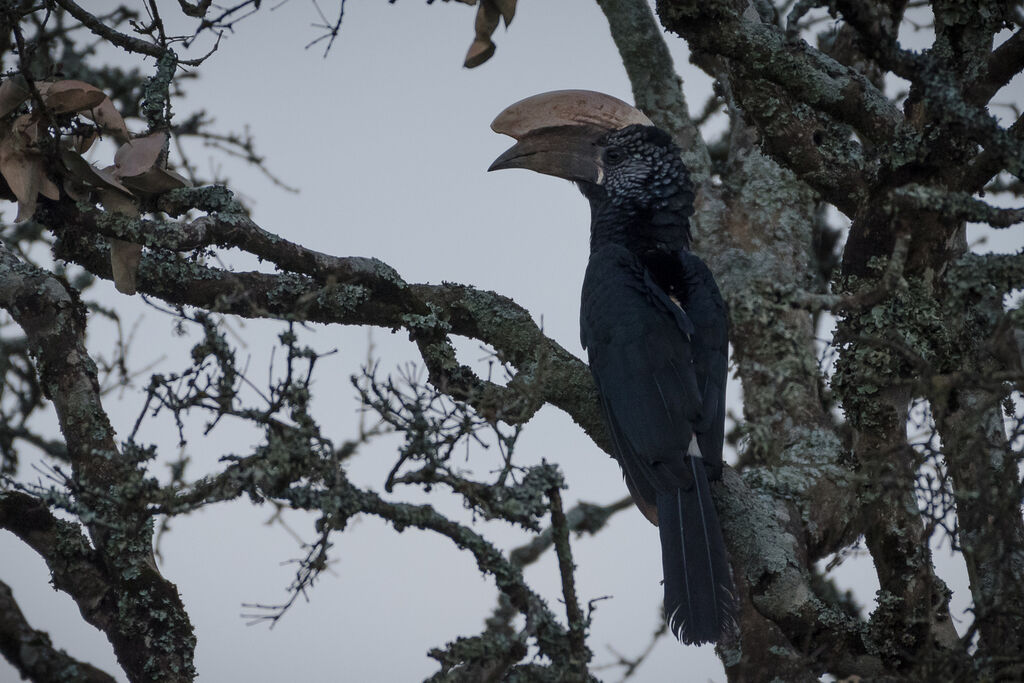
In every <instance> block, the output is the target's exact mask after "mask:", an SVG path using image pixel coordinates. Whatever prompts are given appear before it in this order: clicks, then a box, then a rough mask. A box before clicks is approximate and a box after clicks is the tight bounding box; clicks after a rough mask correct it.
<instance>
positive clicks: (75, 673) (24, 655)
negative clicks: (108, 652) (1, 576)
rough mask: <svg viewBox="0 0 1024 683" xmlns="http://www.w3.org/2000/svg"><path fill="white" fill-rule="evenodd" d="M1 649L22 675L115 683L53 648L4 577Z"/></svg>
mask: <svg viewBox="0 0 1024 683" xmlns="http://www.w3.org/2000/svg"><path fill="white" fill-rule="evenodd" d="M0 653H3V656H4V657H5V658H6V659H7V661H8V662H10V663H11V664H13V665H14V667H15V668H16V669H17V670H18V672H19V673H20V674H21V675H22V676H23V677H24V678H28V679H30V680H33V681H62V682H63V681H66V682H67V683H114V678H113V676H110V675H109V674H107V673H106V672H104V671H101V670H100V669H97V668H96V667H94V666H93V665H92V664H88V663H86V662H80V661H78V660H77V659H75V658H74V657H72V656H71V655H69V654H68V653H67V652H65V651H64V650H60V649H58V648H55V647H54V646H53V643H52V642H51V641H50V636H49V635H47V634H46V633H45V632H43V631H37V630H36V629H34V628H32V627H31V626H30V625H29V623H28V620H27V619H25V615H24V614H22V612H21V609H20V608H19V607H18V603H17V601H15V599H14V592H13V591H12V590H11V587H10V586H8V585H7V584H6V583H4V582H3V581H0Z"/></svg>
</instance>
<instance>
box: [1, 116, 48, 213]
mask: <svg viewBox="0 0 1024 683" xmlns="http://www.w3.org/2000/svg"><path fill="white" fill-rule="evenodd" d="M0 174H3V176H4V180H6V181H7V185H8V186H9V187H10V188H11V192H13V193H14V196H15V197H17V198H18V217H17V218H15V219H14V220H15V222H16V223H20V222H21V221H23V220H26V219H28V218H31V217H32V214H33V213H35V210H36V198H37V197H38V196H39V183H40V180H39V178H40V176H42V175H43V158H42V157H41V156H39V155H38V154H35V153H33V152H29V151H27V150H25V149H24V148H23V147H22V146H21V145H19V144H18V141H17V138H16V136H14V135H7V136H4V138H3V139H0Z"/></svg>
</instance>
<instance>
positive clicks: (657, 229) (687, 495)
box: [489, 90, 735, 643]
mask: <svg viewBox="0 0 1024 683" xmlns="http://www.w3.org/2000/svg"><path fill="white" fill-rule="evenodd" d="M491 128H493V129H494V130H495V131H496V132H498V133H504V134H506V135H510V136H512V137H514V138H516V140H517V141H518V142H517V143H516V144H515V145H514V146H513V147H512V148H511V149H509V150H508V151H507V152H505V153H504V154H502V155H501V156H500V157H498V158H497V159H496V160H495V161H494V163H493V164H491V167H490V169H489V170H492V171H493V170H497V169H502V168H527V169H530V170H533V171H537V172H540V173H546V174H549V175H554V176H557V177H560V178H566V179H568V180H572V181H575V182H576V183H577V184H578V186H579V188H580V190H581V191H582V192H583V195H584V196H585V197H586V198H587V199H588V200H589V201H590V211H591V221H590V261H589V263H588V264H587V272H586V277H585V278H584V281H583V297H582V304H581V307H580V337H581V340H582V342H583V346H584V348H586V350H587V354H588V356H589V360H590V370H591V373H592V374H593V376H594V381H595V383H596V384H597V389H598V393H599V394H600V396H601V405H602V407H603V409H604V419H605V423H606V425H607V427H608V430H609V432H610V434H611V436H612V450H613V452H614V455H615V458H616V459H617V460H618V462H619V465H621V467H622V471H623V474H624V477H625V480H626V485H627V486H628V488H629V492H630V494H632V497H633V500H634V502H635V503H636V505H637V507H638V508H640V511H641V512H643V514H644V515H645V516H646V517H647V518H648V519H649V520H650V521H651V522H653V523H654V524H657V525H658V526H659V529H660V534H661V552H662V564H663V568H664V576H665V615H666V618H667V620H668V623H669V627H670V628H671V629H672V632H673V633H674V634H675V635H676V637H677V638H679V639H680V640H682V641H683V642H685V643H707V642H717V641H718V640H719V639H720V638H721V637H722V636H723V635H724V634H725V633H726V632H727V631H728V630H729V629H730V628H731V625H732V624H733V623H734V611H735V604H734V598H733V589H732V586H733V584H732V578H731V576H730V573H729V563H728V557H727V555H726V551H725V544H724V542H723V540H722V532H721V528H720V526H719V523H718V517H717V515H716V513H715V507H714V504H713V502H712V500H711V490H710V487H709V485H708V481H709V480H714V479H719V478H720V477H721V476H722V442H723V439H724V420H725V382H726V373H727V370H728V343H729V340H728V323H727V318H726V311H725V304H724V303H723V301H722V296H721V294H720V293H719V291H718V286H717V285H716V284H715V279H714V277H713V276H712V275H711V272H710V271H709V270H708V268H707V266H706V265H705V264H704V262H703V261H701V260H700V259H699V258H698V257H697V256H695V255H694V254H693V253H691V252H690V251H689V248H690V223H689V217H690V216H691V215H692V214H693V198H694V194H693V185H692V183H691V182H690V177H689V173H688V172H687V170H686V167H685V166H684V165H683V162H682V160H681V159H680V155H679V148H678V147H676V145H675V144H674V143H673V142H672V139H671V137H670V136H669V135H668V134H667V133H665V132H664V131H662V130H660V129H658V128H656V127H654V126H653V125H652V124H651V122H650V120H649V119H648V118H647V117H646V116H644V115H643V113H641V112H640V111H639V110H637V109H635V108H633V107H632V106H630V105H628V104H626V103H625V102H623V101H621V100H618V99H616V98H614V97H611V96H609V95H604V94H601V93H595V92H590V91H583V90H563V91H556V92H551V93H544V94H541V95H535V96H533V97H529V98H527V99H525V100H522V101H520V102H517V103H516V104H513V105H512V106H510V107H508V108H507V109H506V110H505V111H503V112H502V113H501V114H499V115H498V117H497V118H496V119H495V120H494V123H492V124H491Z"/></svg>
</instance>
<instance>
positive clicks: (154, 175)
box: [122, 167, 191, 194]
mask: <svg viewBox="0 0 1024 683" xmlns="http://www.w3.org/2000/svg"><path fill="white" fill-rule="evenodd" d="M122 180H123V181H124V184H125V185H127V186H128V187H129V188H131V189H132V190H133V191H135V192H141V193H143V194H160V193H161V192H167V191H168V190H174V189H177V188H179V187H189V186H190V185H191V183H190V182H189V181H188V180H187V179H186V178H184V177H182V176H181V175H179V174H177V173H175V172H174V171H172V170H170V169H168V168H159V167H157V168H151V169H149V170H148V171H146V172H145V173H143V174H141V175H137V176H132V177H125V178H122Z"/></svg>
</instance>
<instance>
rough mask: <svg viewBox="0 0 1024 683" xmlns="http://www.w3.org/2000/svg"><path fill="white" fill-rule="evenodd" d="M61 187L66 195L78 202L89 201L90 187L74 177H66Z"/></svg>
mask: <svg viewBox="0 0 1024 683" xmlns="http://www.w3.org/2000/svg"><path fill="white" fill-rule="evenodd" d="M61 187H63V188H64V193H65V194H67V196H69V197H71V198H72V199H74V200H75V201H76V202H84V201H88V199H89V194H90V190H89V187H88V186H87V185H86V184H85V183H83V182H82V181H81V180H79V179H78V178H76V177H74V176H70V175H69V176H65V177H64V179H63V181H62V182H61Z"/></svg>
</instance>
